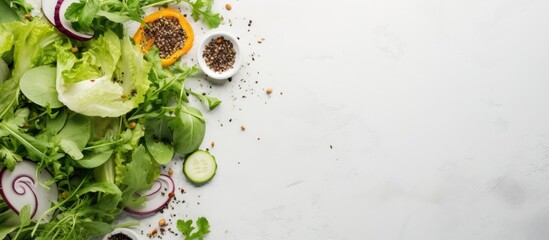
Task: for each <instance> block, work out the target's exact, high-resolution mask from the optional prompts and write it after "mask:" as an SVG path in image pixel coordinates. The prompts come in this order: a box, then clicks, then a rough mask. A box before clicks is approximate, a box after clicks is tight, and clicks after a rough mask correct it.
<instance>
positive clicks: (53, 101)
mask: <svg viewBox="0 0 549 240" xmlns="http://www.w3.org/2000/svg"><path fill="white" fill-rule="evenodd" d="M55 78H56V73H55V68H53V67H50V66H40V67H35V68H33V69H30V70H28V71H27V72H25V73H24V74H23V76H22V77H21V80H20V83H19V85H20V86H19V87H20V88H21V92H23V94H24V95H25V96H26V97H27V98H28V99H30V100H31V101H33V102H34V103H36V104H38V105H40V106H42V107H45V106H47V105H49V106H50V107H51V108H59V107H62V106H64V105H63V103H62V102H60V101H59V99H58V97H57V90H56V88H55Z"/></svg>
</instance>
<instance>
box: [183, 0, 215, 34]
mask: <svg viewBox="0 0 549 240" xmlns="http://www.w3.org/2000/svg"><path fill="white" fill-rule="evenodd" d="M184 1H185V2H186V3H188V4H189V5H191V7H192V13H191V16H192V17H193V19H194V21H198V20H199V19H202V21H204V23H206V26H208V28H210V29H213V28H217V27H219V24H220V23H221V21H222V20H223V17H221V15H220V14H219V13H214V12H212V6H213V3H214V0H196V1H195V2H191V0H184Z"/></svg>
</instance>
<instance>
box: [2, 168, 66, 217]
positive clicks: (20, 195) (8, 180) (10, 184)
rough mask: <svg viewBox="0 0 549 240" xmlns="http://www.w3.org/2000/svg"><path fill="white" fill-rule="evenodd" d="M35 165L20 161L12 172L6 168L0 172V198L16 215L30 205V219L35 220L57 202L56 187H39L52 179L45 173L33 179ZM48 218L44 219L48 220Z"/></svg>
mask: <svg viewBox="0 0 549 240" xmlns="http://www.w3.org/2000/svg"><path fill="white" fill-rule="evenodd" d="M35 174H36V164H35V163H34V162H31V161H22V162H20V163H19V164H17V165H16V166H15V169H14V170H13V172H10V171H8V170H7V168H4V169H2V171H0V196H2V199H3V200H4V202H6V204H7V205H8V206H9V207H10V208H11V209H12V210H13V211H14V212H15V213H17V214H19V211H21V209H22V208H23V207H24V206H25V205H30V208H31V218H32V219H33V220H36V219H38V218H39V217H40V215H42V214H43V213H44V212H45V211H46V210H48V209H49V208H50V207H51V204H52V203H55V202H56V201H57V186H55V185H53V186H51V187H50V188H49V189H47V188H45V187H43V186H42V185H40V183H41V182H42V183H44V182H46V181H48V180H50V179H51V178H52V176H51V174H50V173H49V172H47V171H42V172H40V173H39V174H38V179H36V178H35ZM49 218H50V216H47V217H46V219H47V220H49Z"/></svg>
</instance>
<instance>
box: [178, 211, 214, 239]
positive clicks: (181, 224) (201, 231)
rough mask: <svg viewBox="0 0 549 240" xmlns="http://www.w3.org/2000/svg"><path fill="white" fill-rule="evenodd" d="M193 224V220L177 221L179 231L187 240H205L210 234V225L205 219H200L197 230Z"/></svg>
mask: <svg viewBox="0 0 549 240" xmlns="http://www.w3.org/2000/svg"><path fill="white" fill-rule="evenodd" d="M192 224H193V220H177V229H178V230H179V231H180V232H181V233H183V235H184V236H185V240H195V239H198V240H204V237H205V236H206V235H207V234H208V233H210V224H209V223H208V220H207V219H206V218H205V217H199V218H198V219H197V220H196V228H195V227H193V226H192ZM195 229H196V231H194V230H195ZM193 231H194V232H193Z"/></svg>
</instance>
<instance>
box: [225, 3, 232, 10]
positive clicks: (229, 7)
mask: <svg viewBox="0 0 549 240" xmlns="http://www.w3.org/2000/svg"><path fill="white" fill-rule="evenodd" d="M225 9H227V10H228V11H231V9H233V7H232V6H231V4H228V3H227V4H225Z"/></svg>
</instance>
